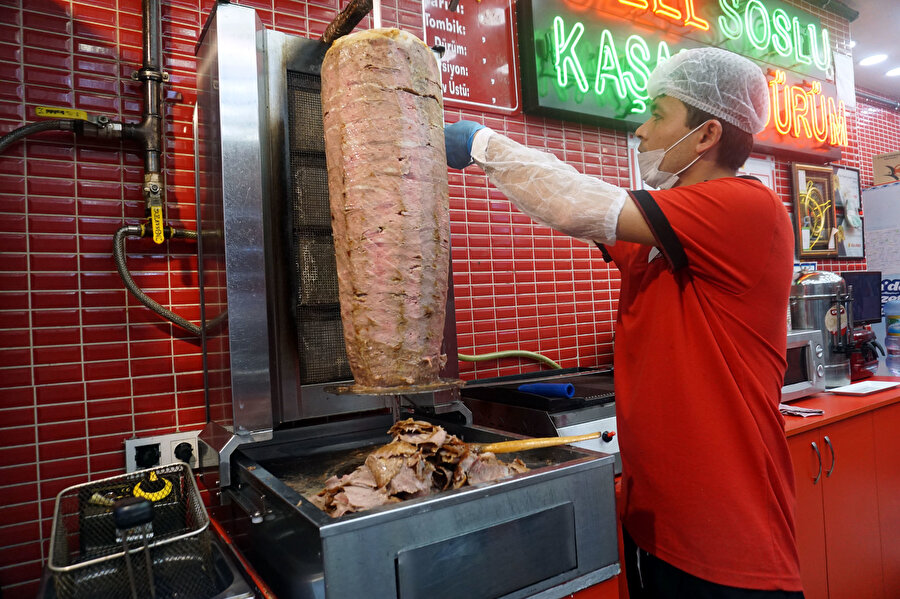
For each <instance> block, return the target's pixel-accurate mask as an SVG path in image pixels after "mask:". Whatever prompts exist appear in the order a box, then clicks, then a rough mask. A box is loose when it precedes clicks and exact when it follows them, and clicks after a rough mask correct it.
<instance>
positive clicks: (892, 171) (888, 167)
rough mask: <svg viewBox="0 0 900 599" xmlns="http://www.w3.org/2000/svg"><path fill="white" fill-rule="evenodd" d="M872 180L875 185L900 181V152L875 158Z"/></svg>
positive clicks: (873, 159)
mask: <svg viewBox="0 0 900 599" xmlns="http://www.w3.org/2000/svg"><path fill="white" fill-rule="evenodd" d="M872 179H873V184H874V185H883V184H885V183H896V182H897V181H900V152H891V153H890V154H880V155H878V156H873V157H872Z"/></svg>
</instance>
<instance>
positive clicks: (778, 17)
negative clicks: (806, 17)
mask: <svg viewBox="0 0 900 599" xmlns="http://www.w3.org/2000/svg"><path fill="white" fill-rule="evenodd" d="M772 46H774V48H775V51H776V52H778V54H779V55H781V56H784V57H785V58H787V57H788V56H790V55H791V52H793V51H794V44H793V41H792V39H791V18H790V17H788V15H787V13H786V12H784V9H781V8H776V9H775V10H773V11H772Z"/></svg>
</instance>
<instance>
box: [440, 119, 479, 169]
mask: <svg viewBox="0 0 900 599" xmlns="http://www.w3.org/2000/svg"><path fill="white" fill-rule="evenodd" d="M479 129H484V125H482V124H480V123H474V122H472V121H457V122H455V123H452V124H450V125H447V126H446V127H444V146H445V147H446V148H447V166H449V167H450V168H458V169H460V170H462V169H464V168H466V167H467V166H469V165H470V164H472V139H473V138H474V137H475V133H477V132H478V130H479Z"/></svg>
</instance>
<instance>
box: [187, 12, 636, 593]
mask: <svg viewBox="0 0 900 599" xmlns="http://www.w3.org/2000/svg"><path fill="white" fill-rule="evenodd" d="M345 12H347V11H346V10H345ZM336 22H337V20H336ZM354 24H355V23H351V24H349V29H352V28H353V26H354ZM329 29H330V30H331V29H333V28H329ZM327 47H328V41H327V40H324V41H323V40H311V39H304V38H300V37H297V36H290V35H285V34H283V33H280V32H276V31H271V30H267V29H266V28H264V27H263V26H262V24H261V21H260V19H259V18H258V16H257V15H256V13H255V11H254V10H252V9H250V8H247V7H243V6H237V5H232V4H228V3H218V4H216V5H215V7H214V10H213V12H212V14H211V15H210V17H209V19H208V21H207V23H206V25H205V27H204V29H203V32H202V35H201V40H200V42H199V43H198V46H197V58H198V78H197V89H198V98H197V110H196V116H195V127H194V129H195V147H196V172H197V182H196V187H197V213H198V223H199V227H200V229H201V231H200V238H201V240H202V242H201V244H200V255H199V261H200V271H201V272H200V285H201V296H202V302H201V310H202V313H201V316H202V319H203V322H204V323H205V325H204V327H203V338H202V339H203V358H204V376H205V379H206V390H207V396H208V397H207V401H208V406H209V414H210V416H209V423H208V425H207V426H206V428H205V429H204V431H203V432H202V434H201V436H200V441H201V443H200V458H201V460H200V461H201V478H202V481H203V483H204V484H205V486H206V487H207V488H209V489H210V490H211V492H212V494H213V498H214V499H213V503H214V506H213V508H212V512H213V514H214V516H216V517H217V518H218V519H219V520H220V521H221V522H222V523H223V524H224V525H225V527H226V529H227V530H229V531H230V533H231V534H232V536H233V537H234V539H235V542H236V544H237V545H238V547H239V548H240V549H241V551H242V552H243V553H244V555H245V556H246V557H247V559H248V560H249V561H250V563H251V564H252V565H253V566H254V568H256V569H257V570H258V572H259V573H260V574H261V575H262V576H263V578H264V579H265V581H266V583H267V584H268V585H270V586H271V587H272V589H273V590H274V592H275V593H276V594H277V596H278V597H280V598H282V599H284V598H288V597H303V598H306V597H316V598H327V599H361V598H364V597H365V598H368V597H373V598H388V597H398V598H403V599H408V598H411V597H413V598H414V597H429V598H430V599H437V598H441V597H447V598H450V597H454V598H455V597H467V598H480V597H485V598H487V597H503V598H507V599H512V598H519V597H543V598H548V599H549V598H552V597H563V596H566V595H569V594H571V593H573V592H575V591H578V590H580V589H582V588H587V587H589V586H592V585H594V584H596V583H598V582H601V581H603V580H605V579H607V578H609V577H611V576H613V575H615V574H616V573H617V572H618V571H619V567H618V564H617V560H618V558H617V550H616V526H615V516H614V491H613V458H612V457H611V456H606V455H603V454H600V453H595V452H591V451H586V450H583V449H577V448H572V447H556V448H545V449H541V450H534V451H528V452H522V453H521V454H511V455H510V456H509V459H512V458H514V457H520V458H522V459H523V461H525V462H526V464H527V465H528V466H529V468H530V471H529V472H527V473H524V474H521V475H516V476H513V477H512V478H508V479H504V480H501V481H497V482H493V483H489V484H482V485H476V486H467V487H462V488H460V489H457V490H451V491H444V492H441V493H438V494H435V495H430V496H426V497H421V498H415V499H409V500H406V501H403V502H400V503H394V504H390V505H387V506H381V507H377V508H373V509H371V510H368V511H364V512H360V513H354V514H348V515H345V516H342V517H340V518H336V519H332V518H331V517H330V516H328V515H327V514H326V513H324V512H322V511H320V510H319V509H317V508H316V507H315V506H313V505H312V504H311V503H310V502H309V501H308V500H307V499H306V498H307V497H308V496H310V495H312V494H314V493H315V492H317V491H318V490H320V489H321V488H322V487H323V486H324V482H325V480H326V479H327V478H328V477H329V476H331V475H333V474H338V475H340V474H345V473H348V472H350V471H351V470H352V469H354V468H355V467H356V466H358V465H360V464H361V463H362V460H363V458H364V456H365V455H366V454H367V453H368V452H369V451H371V450H372V449H374V448H375V447H377V446H379V445H381V444H384V443H387V442H388V441H389V440H390V439H389V438H388V435H387V430H388V428H389V427H390V426H391V425H392V423H393V421H394V419H395V417H396V414H395V413H393V412H392V410H391V408H392V406H394V405H395V402H401V403H402V411H403V412H404V415H406V414H407V413H409V414H412V415H414V416H415V417H416V418H419V419H426V420H431V421H432V422H435V423H437V424H440V425H442V426H444V427H445V428H447V429H448V431H449V432H450V433H452V434H455V435H457V436H459V437H460V438H462V439H463V440H464V441H467V442H488V441H497V440H504V439H507V438H508V436H506V435H503V434H501V433H500V432H499V431H496V430H493V429H486V428H480V427H476V426H473V425H472V420H471V414H470V412H469V411H468V409H466V407H465V405H464V404H463V403H462V402H461V401H460V399H459V391H458V389H450V390H445V391H439V392H429V393H418V392H416V391H417V390H416V389H408V390H405V391H403V392H402V393H401V392H398V394H397V395H396V396H395V397H378V396H361V395H348V394H336V393H335V392H333V391H334V389H336V388H337V387H338V386H339V385H340V384H342V383H347V382H349V381H351V376H350V371H349V368H348V366H347V361H346V355H345V349H344V340H343V334H342V329H341V322H340V313H339V309H338V308H339V303H338V291H337V275H336V270H335V263H334V249H333V242H332V237H331V224H330V215H329V199H328V180H327V176H326V168H325V157H324V141H323V133H322V120H321V105H320V100H319V83H320V80H319V69H320V65H321V62H322V58H323V56H324V53H325V51H326V50H327ZM451 292H452V287H451ZM453 315H454V311H453V297H452V293H451V294H450V297H449V298H448V311H447V323H446V327H445V337H444V350H445V351H446V353H447V355H448V358H449V359H448V366H447V368H446V371H445V372H444V373H443V377H444V378H447V379H455V378H456V377H457V374H458V373H457V369H458V362H457V351H456V334H455V319H454V317H453Z"/></svg>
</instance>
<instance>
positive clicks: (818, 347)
mask: <svg viewBox="0 0 900 599" xmlns="http://www.w3.org/2000/svg"><path fill="white" fill-rule="evenodd" d="M824 354H825V350H824V349H823V348H822V346H821V345H819V344H818V343H816V357H817V358H821V357H822V356H823V355H824Z"/></svg>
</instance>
